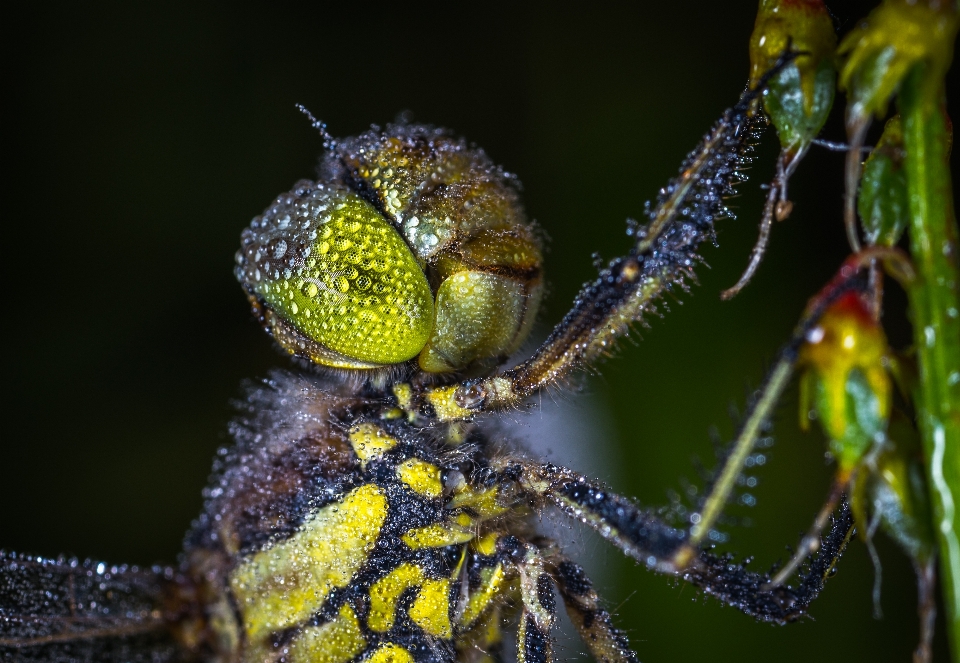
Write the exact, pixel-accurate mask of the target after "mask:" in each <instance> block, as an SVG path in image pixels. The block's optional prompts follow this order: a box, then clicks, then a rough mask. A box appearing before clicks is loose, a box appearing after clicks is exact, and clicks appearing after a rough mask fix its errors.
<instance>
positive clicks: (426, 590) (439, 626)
mask: <svg viewBox="0 0 960 663" xmlns="http://www.w3.org/2000/svg"><path fill="white" fill-rule="evenodd" d="M410 619H412V620H413V623H414V624H416V625H417V626H419V627H420V628H422V629H423V630H424V631H426V632H427V633H429V634H430V635H433V636H436V637H438V638H445V639H450V637H451V636H452V635H453V630H452V629H451V627H450V580H448V579H447V578H444V579H443V580H427V581H425V582H424V583H423V587H421V588H420V593H419V594H418V595H417V598H416V599H415V600H414V601H413V605H412V606H410Z"/></svg>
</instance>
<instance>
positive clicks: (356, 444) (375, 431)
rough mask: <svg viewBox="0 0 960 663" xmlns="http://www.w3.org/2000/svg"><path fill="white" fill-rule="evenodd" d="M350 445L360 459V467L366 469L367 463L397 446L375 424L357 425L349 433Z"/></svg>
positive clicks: (392, 439) (393, 440)
mask: <svg viewBox="0 0 960 663" xmlns="http://www.w3.org/2000/svg"><path fill="white" fill-rule="evenodd" d="M350 444H351V446H353V450H354V452H355V453H356V454H357V457H358V458H360V465H361V466H362V467H363V468H364V469H366V467H367V463H368V462H369V461H371V460H376V459H377V458H380V457H381V456H383V454H385V453H387V452H388V451H390V450H391V449H393V448H394V447H395V446H397V441H396V440H395V439H394V438H392V437H390V436H389V435H387V434H386V433H384V432H383V430H382V429H381V428H380V427H379V426H377V425H376V424H359V425H358V426H354V427H353V429H351V431H350Z"/></svg>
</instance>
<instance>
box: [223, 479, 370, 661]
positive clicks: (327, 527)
mask: <svg viewBox="0 0 960 663" xmlns="http://www.w3.org/2000/svg"><path fill="white" fill-rule="evenodd" d="M386 517H387V499H386V497H385V496H384V495H383V493H382V492H381V491H380V489H379V488H378V487H377V486H375V485H373V484H366V485H364V486H360V487H359V488H356V489H354V490H353V491H351V492H350V493H348V494H347V496H346V497H344V499H343V500H342V501H341V502H337V503H334V504H328V505H326V506H325V507H323V508H321V509H318V510H317V511H316V513H315V514H314V515H313V517H312V518H309V519H308V520H307V521H306V522H305V523H304V524H303V525H302V526H301V528H300V531H298V532H297V533H296V534H294V535H293V536H292V537H290V538H289V539H286V540H285V541H281V542H280V543H277V544H275V545H273V546H271V547H268V548H265V549H264V550H262V551H260V552H258V553H256V554H255V555H253V556H252V557H250V558H249V559H247V560H246V561H244V562H243V563H242V564H241V565H240V566H239V567H238V568H237V569H236V570H235V571H234V572H233V574H232V575H231V576H230V588H231V589H232V590H233V593H234V596H235V597H236V599H237V603H238V605H239V607H240V610H241V612H242V613H243V622H244V629H245V630H246V632H247V636H248V639H249V640H250V641H251V642H254V643H256V642H260V641H265V640H266V639H267V638H268V637H269V636H270V635H271V634H272V633H275V632H277V631H280V630H282V629H285V628H288V627H290V626H294V625H296V624H298V623H300V622H303V621H305V620H306V619H308V618H309V617H310V616H311V615H313V614H314V613H315V612H316V611H317V610H319V609H320V608H321V607H322V606H323V603H324V601H326V599H327V597H328V596H329V595H330V592H331V591H333V590H334V589H336V588H338V587H346V586H347V585H348V584H349V583H350V579H351V578H352V577H353V575H354V574H355V573H356V572H357V571H358V570H359V569H360V567H361V566H362V565H363V563H364V561H365V560H366V558H367V554H368V553H369V552H370V550H371V549H372V548H373V545H374V543H375V542H376V539H377V535H378V534H379V532H380V528H381V527H382V526H383V521H384V520H385V519H386Z"/></svg>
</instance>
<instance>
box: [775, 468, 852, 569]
mask: <svg viewBox="0 0 960 663" xmlns="http://www.w3.org/2000/svg"><path fill="white" fill-rule="evenodd" d="M847 486H848V482H842V483H841V482H834V484H833V485H832V486H831V487H830V494H829V495H828V496H827V500H826V502H824V504H823V506H822V507H821V508H820V512H819V513H817V517H816V518H814V519H813V524H812V525H811V526H810V529H809V530H807V533H806V534H805V535H804V536H803V538H802V539H800V545H799V546H797V551H796V552H795V553H794V554H793V557H791V558H790V561H788V562H787V563H786V564H785V565H784V566H783V568H781V569H780V570H779V571H777V575H775V576H774V577H773V580H771V581H770V584H771V585H783V584H785V583H786V581H787V580H788V579H789V578H790V576H792V575H793V574H794V572H796V570H797V569H799V568H800V565H801V564H803V562H804V561H805V560H806V559H807V557H809V556H810V555H811V554H813V553H815V552H816V551H817V549H818V548H819V547H820V533H821V532H823V530H824V528H825V527H826V526H827V525H828V524H829V522H830V516H831V515H832V514H833V512H834V511H836V509H837V505H838V504H839V503H840V502H841V501H843V500H844V499H845V496H844V491H845V490H846V489H847Z"/></svg>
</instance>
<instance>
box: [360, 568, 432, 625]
mask: <svg viewBox="0 0 960 663" xmlns="http://www.w3.org/2000/svg"><path fill="white" fill-rule="evenodd" d="M423 580H424V578H423V570H422V569H421V568H420V567H419V566H417V565H416V564H401V565H400V566H398V567H397V568H395V569H394V570H393V571H391V572H390V573H389V574H387V575H385V576H384V577H382V578H380V580H378V581H376V582H375V583H373V586H371V587H370V614H369V615H368V616H367V626H369V627H370V628H371V629H372V630H374V631H377V632H379V633H383V632H384V631H389V630H390V629H391V627H393V620H394V612H396V609H397V600H399V598H400V594H402V593H403V592H405V591H406V590H407V589H409V588H411V587H418V586H419V585H421V584H422V583H423Z"/></svg>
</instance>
